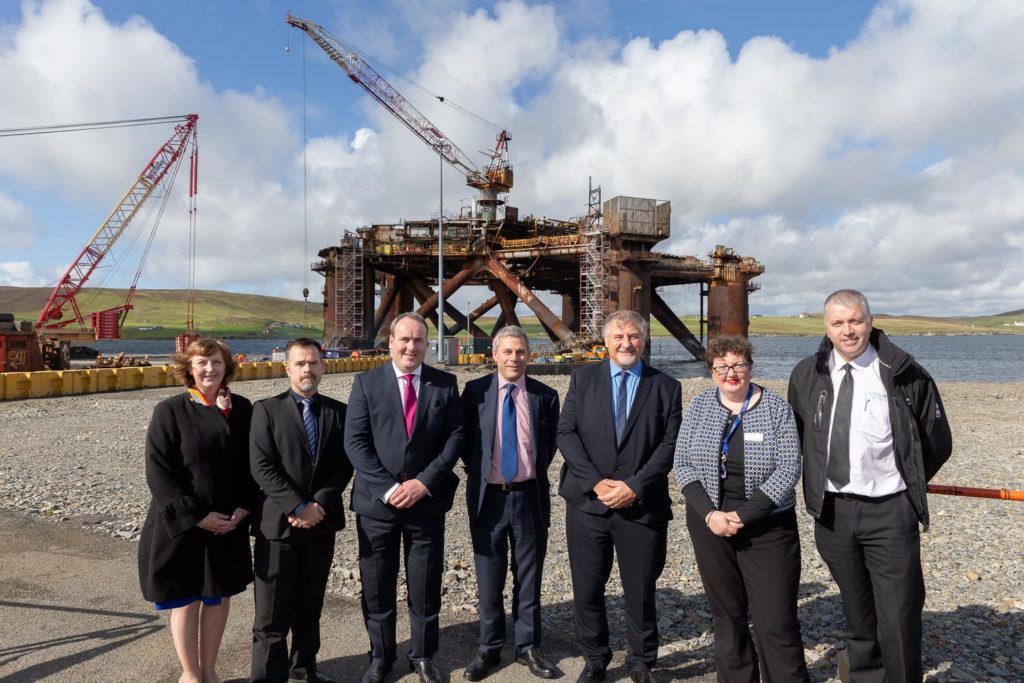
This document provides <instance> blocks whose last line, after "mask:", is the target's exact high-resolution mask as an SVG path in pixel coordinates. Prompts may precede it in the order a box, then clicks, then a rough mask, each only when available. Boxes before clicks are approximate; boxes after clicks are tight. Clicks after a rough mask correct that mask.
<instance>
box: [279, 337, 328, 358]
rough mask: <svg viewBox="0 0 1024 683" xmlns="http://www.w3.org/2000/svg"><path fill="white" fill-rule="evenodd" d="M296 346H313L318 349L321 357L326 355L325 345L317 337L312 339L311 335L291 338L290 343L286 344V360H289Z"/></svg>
mask: <svg viewBox="0 0 1024 683" xmlns="http://www.w3.org/2000/svg"><path fill="white" fill-rule="evenodd" d="M296 346H299V347H302V346H307V347H308V346H312V347H313V348H315V349H316V352H317V353H319V354H320V357H321V358H323V356H324V347H322V346H321V345H320V342H318V341H317V340H316V339H310V338H309V337H296V338H295V339H289V340H288V343H287V344H285V345H284V361H285V362H286V363H287V362H288V354H289V352H290V351H291V350H292V349H293V348H295V347H296Z"/></svg>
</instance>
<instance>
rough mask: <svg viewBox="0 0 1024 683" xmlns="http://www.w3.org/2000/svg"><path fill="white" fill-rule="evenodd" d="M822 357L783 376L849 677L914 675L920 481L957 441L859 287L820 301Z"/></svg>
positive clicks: (924, 508) (919, 605) (920, 583)
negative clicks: (841, 624)
mask: <svg viewBox="0 0 1024 683" xmlns="http://www.w3.org/2000/svg"><path fill="white" fill-rule="evenodd" d="M824 317H825V333H826V337H825V339H824V340H822V343H821V346H820V347H819V349H818V352H817V353H816V354H815V355H813V356H811V357H809V358H805V359H804V360H803V361H801V362H800V363H799V364H798V365H797V366H796V368H794V369H793V374H792V376H791V377H790V379H789V402H790V403H791V404H792V406H793V411H794V412H795V413H796V418H797V428H798V429H799V431H800V435H801V439H802V444H803V456H804V479H803V481H804V500H805V502H806V504H807V511H808V512H809V513H810V514H811V515H812V516H813V517H814V519H815V525H814V538H815V542H816V544H817V546H818V552H819V553H820V554H821V556H822V558H823V559H824V560H825V562H826V563H827V564H828V567H829V571H831V572H832V577H833V578H834V579H835V581H836V584H837V585H838V586H839V593H840V595H841V597H842V600H843V613H844V614H845V616H846V651H847V656H848V659H849V663H850V675H851V678H852V679H853V680H854V681H861V680H863V681H868V680H872V681H874V680H885V681H889V683H894V682H900V681H920V680H921V675H922V672H921V611H922V609H923V608H924V577H923V575H922V572H921V538H920V534H919V530H918V525H919V524H924V525H925V527H927V526H928V502H927V496H926V486H927V483H928V480H930V479H931V478H932V477H933V476H934V475H935V473H936V472H938V471H939V468H940V467H942V465H943V463H945V462H946V460H947V459H948V458H949V455H950V452H951V451H952V448H953V441H952V436H951V434H950V430H949V423H948V422H947V420H946V413H945V410H944V409H943V407H942V399H941V398H940V397H939V390H938V388H937V387H936V386H935V382H934V381H933V380H932V378H931V376H930V375H929V374H928V372H927V371H926V370H925V369H924V368H923V367H921V366H920V365H919V364H918V363H917V362H916V361H914V359H913V358H912V357H911V356H910V355H908V354H907V353H906V352H904V351H903V350H902V349H900V348H898V347H897V346H896V345H895V344H893V343H892V342H891V341H889V338H888V337H886V336H885V334H884V333H883V332H882V331H881V330H878V329H872V326H871V309H870V308H869V307H868V302H867V299H866V298H865V297H864V295H863V294H861V293H860V292H857V291H854V290H852V289H841V290H839V291H837V292H834V293H832V294H831V295H830V296H829V297H828V298H827V299H826V300H825V315H824Z"/></svg>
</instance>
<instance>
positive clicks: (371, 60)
mask: <svg viewBox="0 0 1024 683" xmlns="http://www.w3.org/2000/svg"><path fill="white" fill-rule="evenodd" d="M320 30H321V31H323V32H324V34H326V35H327V36H329V37H330V38H331V40H334V41H335V42H337V43H338V44H339V45H342V46H343V47H344V48H345V49H346V50H349V51H350V52H352V53H353V54H355V55H356V56H358V57H359V58H360V59H362V60H363V61H365V62H369V63H370V64H373V65H374V66H378V67H380V68H381V69H383V70H385V71H387V72H388V73H390V74H392V75H394V76H395V77H396V78H399V79H401V80H403V81H405V82H406V83H408V84H409V85H411V86H412V87H414V88H416V89H417V90H419V91H421V92H424V93H426V94H427V95H430V96H431V97H433V98H434V99H436V100H437V101H438V102H440V103H441V104H445V105H447V106H449V107H451V108H452V109H455V110H456V111H458V112H460V113H462V114H463V115H464V116H466V117H468V118H471V119H474V120H475V121H477V122H479V123H482V124H483V125H485V126H489V127H491V128H493V129H494V130H496V131H502V130H505V129H504V127H502V126H499V125H498V124H496V123H494V122H493V121H489V120H487V119H485V118H484V117H482V116H480V115H479V114H476V113H474V112H472V111H470V110H469V109H466V108H465V107H463V106H462V105H460V104H457V103H455V102H452V101H451V100H450V99H448V98H447V97H445V96H444V95H440V94H438V93H436V92H434V91H433V90H431V89H429V88H427V87H426V86H425V85H422V84H421V83H417V82H416V81H414V80H413V79H412V78H410V77H408V76H406V75H405V74H403V73H402V72H401V71H399V70H397V69H395V68H394V67H391V66H389V65H387V64H385V63H384V62H382V61H381V60H379V59H377V58H376V57H374V56H373V55H370V54H369V53H367V52H364V51H362V50H360V49H359V48H358V47H356V46H355V45H353V44H352V43H349V42H346V41H344V40H342V39H341V38H339V37H338V36H336V35H334V34H332V33H331V32H330V31H328V30H327V29H325V28H324V27H323V26H321V27H320ZM303 45H305V41H303Z"/></svg>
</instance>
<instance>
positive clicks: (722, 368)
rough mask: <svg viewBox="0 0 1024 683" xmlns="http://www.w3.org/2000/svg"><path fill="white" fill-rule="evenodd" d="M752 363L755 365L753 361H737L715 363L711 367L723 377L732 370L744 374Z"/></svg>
mask: <svg viewBox="0 0 1024 683" xmlns="http://www.w3.org/2000/svg"><path fill="white" fill-rule="evenodd" d="M751 365H753V363H735V364H733V365H714V366H712V367H711V369H712V370H713V371H714V373H715V374H716V375H718V376H719V377H721V376H723V375H728V374H729V371H730V370H732V371H733V372H735V373H736V374H737V375H742V374H743V373H744V372H746V371H747V370H749V369H750V366H751Z"/></svg>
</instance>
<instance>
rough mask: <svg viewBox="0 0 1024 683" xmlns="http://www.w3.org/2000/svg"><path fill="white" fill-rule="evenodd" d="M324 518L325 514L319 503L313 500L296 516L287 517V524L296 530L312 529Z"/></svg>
mask: <svg viewBox="0 0 1024 683" xmlns="http://www.w3.org/2000/svg"><path fill="white" fill-rule="evenodd" d="M326 516H327V513H326V512H324V509H323V508H322V507H320V503H318V502H316V501H315V500H314V501H311V502H309V503H306V504H305V505H304V506H303V507H302V512H300V513H299V514H298V515H288V523H289V524H291V525H292V526H293V527H295V528H296V529H312V528H313V527H315V526H316V525H317V524H319V523H320V522H322V521H324V517H326Z"/></svg>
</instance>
